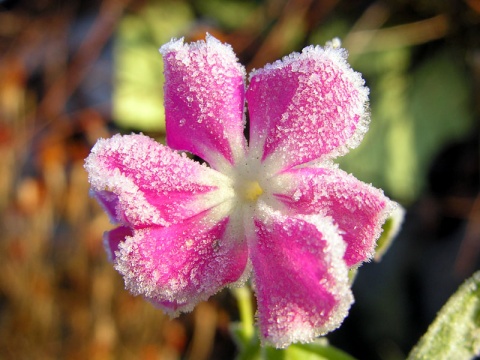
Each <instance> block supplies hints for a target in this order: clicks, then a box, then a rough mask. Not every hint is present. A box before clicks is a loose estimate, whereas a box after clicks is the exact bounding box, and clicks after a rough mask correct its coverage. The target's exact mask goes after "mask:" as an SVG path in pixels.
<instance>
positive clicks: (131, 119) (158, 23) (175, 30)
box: [113, 1, 194, 131]
mask: <svg viewBox="0 0 480 360" xmlns="http://www.w3.org/2000/svg"><path fill="white" fill-rule="evenodd" d="M193 19H194V17H193V13H192V11H191V9H190V7H189V6H188V5H187V4H186V3H185V2H183V1H151V2H150V3H149V4H147V5H146V6H144V7H142V8H141V10H140V11H139V12H138V13H135V14H128V15H126V16H125V17H124V18H123V19H122V22H121V23H120V26H119V30H118V33H117V36H116V44H115V88H114V94H113V117H114V119H115V122H116V123H117V124H118V125H119V126H120V127H123V128H127V129H134V130H142V131H164V130H165V114H164V108H163V63H162V58H161V56H160V54H159V53H158V49H159V47H160V46H161V45H163V44H164V43H166V42H168V41H169V40H170V39H171V38H173V37H181V36H183V34H184V33H185V32H186V30H187V29H188V28H189V27H190V26H191V23H192V21H193Z"/></svg>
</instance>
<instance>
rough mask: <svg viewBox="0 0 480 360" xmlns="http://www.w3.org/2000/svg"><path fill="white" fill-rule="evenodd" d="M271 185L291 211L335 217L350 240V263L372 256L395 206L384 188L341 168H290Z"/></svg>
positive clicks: (348, 244) (347, 259)
mask: <svg viewBox="0 0 480 360" xmlns="http://www.w3.org/2000/svg"><path fill="white" fill-rule="evenodd" d="M271 186H272V188H271V191H272V192H274V193H275V197H276V198H277V199H278V200H280V201H281V202H282V203H283V204H284V205H285V206H286V208H288V209H289V211H290V212H292V213H296V214H321V215H323V216H329V217H331V218H332V219H333V220H334V221H335V223H336V225H337V226H338V228H339V229H340V231H341V234H342V237H343V239H344V241H345V242H346V243H347V250H346V252H345V256H344V259H345V261H346V263H347V265H348V266H354V265H357V264H358V263H361V262H363V261H367V260H369V259H371V258H372V256H373V254H374V251H375V245H376V241H377V239H378V238H379V237H380V234H381V232H382V224H383V223H384V222H385V220H386V219H387V217H388V215H389V214H390V213H391V212H392V211H393V210H394V208H395V203H394V202H392V201H390V200H389V199H388V198H387V197H386V196H385V195H384V194H383V191H382V190H379V189H376V188H374V187H373V186H371V185H368V184H365V183H363V182H361V181H360V180H358V179H356V178H355V177H353V176H352V175H349V174H347V173H346V172H344V171H342V170H340V169H337V168H300V169H290V170H288V171H286V172H284V173H283V174H281V175H279V176H276V177H275V178H273V179H272V183H271Z"/></svg>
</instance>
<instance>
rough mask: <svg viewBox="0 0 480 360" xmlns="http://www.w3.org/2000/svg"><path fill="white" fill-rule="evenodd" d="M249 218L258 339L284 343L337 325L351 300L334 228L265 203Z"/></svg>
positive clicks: (326, 221)
mask: <svg viewBox="0 0 480 360" xmlns="http://www.w3.org/2000/svg"><path fill="white" fill-rule="evenodd" d="M254 222H255V236H254V237H253V238H249V239H248V241H249V248H250V254H251V260H252V265H253V277H254V284H255V286H256V295H257V303H258V314H257V316H258V325H259V329H260V335H261V338H262V340H263V342H264V343H267V344H271V345H273V346H275V347H286V346H288V345H290V344H291V343H293V342H309V341H312V340H313V339H314V338H315V337H316V336H319V335H322V334H325V333H327V332H329V331H332V330H334V329H336V328H337V327H338V326H339V325H340V324H341V323H342V321H343V319H344V318H345V316H346V315H347V312H348V309H349V308H350V305H351V303H352V302H353V297H352V294H351V291H350V287H349V285H348V269H347V266H346V265H345V262H344V261H343V259H342V257H343V253H344V251H345V244H344V242H343V240H342V238H341V237H340V235H339V234H338V229H336V227H335V226H333V225H332V223H331V221H329V219H321V218H320V217H318V216H312V217H287V216H283V215H280V214H279V213H278V212H273V211H271V210H268V208H266V207H264V208H263V210H262V211H261V214H260V215H259V216H257V217H256V218H255V220H254Z"/></svg>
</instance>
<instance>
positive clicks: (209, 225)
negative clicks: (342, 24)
mask: <svg viewBox="0 0 480 360" xmlns="http://www.w3.org/2000/svg"><path fill="white" fill-rule="evenodd" d="M160 51H161V53H162V54H163V58H164V62H165V79H166V81H165V111H166V127H167V144H168V147H167V146H163V145H161V144H159V143H157V142H155V141H154V140H152V139H150V138H148V137H146V136H143V135H126V136H119V135H117V136H114V137H112V138H111V139H107V140H105V139H100V140H99V141H98V142H97V144H96V145H95V147H94V148H93V149H92V152H91V154H90V156H89V157H88V158H87V160H86V165H85V167H86V169H87V171H88V173H89V180H90V184H91V188H92V194H93V196H95V198H96V199H97V200H98V201H99V203H100V204H101V205H102V206H103V207H104V209H105V211H106V212H107V213H108V214H109V216H110V218H111V220H112V221H113V222H115V223H118V224H119V227H117V228H116V229H114V230H112V231H110V232H107V233H105V237H104V243H105V248H106V250H107V252H108V255H109V258H110V259H111V260H112V261H113V262H114V264H115V268H116V269H117V270H118V271H119V272H120V273H121V274H122V275H123V277H124V279H125V285H126V287H127V288H128V289H129V290H130V291H131V292H132V293H134V294H137V295H143V296H144V297H145V298H147V299H148V300H149V301H151V302H152V303H154V304H156V305H157V306H159V307H160V308H162V309H163V310H164V311H166V312H167V313H169V314H170V315H172V316H176V315H178V314H179V313H180V312H185V311H190V310H192V309H193V307H194V306H195V305H196V304H197V303H198V302H199V301H202V300H205V299H207V298H208V297H210V296H211V295H213V294H215V293H216V292H218V291H219V290H221V289H222V288H224V287H225V286H241V285H242V284H244V283H245V281H246V280H247V279H248V278H249V277H252V280H253V283H254V286H255V291H256V296H257V300H258V302H257V303H258V313H257V321H258V326H259V328H260V335H261V338H262V341H263V343H265V344H271V345H273V346H276V347H286V346H288V345H289V344H291V343H292V342H308V341H312V340H313V339H314V338H315V337H316V336H319V335H322V334H325V333H327V332H329V331H331V330H333V329H335V328H337V327H338V326H339V325H340V324H341V323H342V321H343V319H344V318H345V316H346V315H347V313H348V309H349V307H350V305H351V303H352V302H353V297H352V294H351V290H350V285H349V280H348V271H349V269H350V268H351V267H355V266H358V265H359V264H361V263H362V262H364V261H368V260H369V259H370V258H371V257H372V255H373V252H374V248H375V244H376V240H377V239H378V237H379V236H380V233H381V226H382V224H383V223H384V221H385V220H386V218H387V217H388V216H389V214H390V213H391V212H392V211H393V209H394V208H395V206H396V205H395V203H394V202H392V201H390V200H389V199H388V198H386V197H385V196H384V195H383V192H382V191H381V190H378V189H375V188H373V187H372V186H370V185H367V184H364V183H362V182H360V181H359V180H357V179H355V178H354V177H353V176H351V175H349V174H347V173H345V172H343V171H341V170H339V169H338V167H337V166H335V165H334V164H333V161H332V160H333V159H334V158H336V157H337V156H340V155H343V154H345V153H346V152H347V151H348V150H349V149H351V148H353V147H355V146H357V145H358V144H359V142H360V141H361V139H362V137H363V134H364V133H365V132H366V131H367V127H368V111H367V101H368V89H367V88H366V87H365V86H364V81H363V79H362V77H361V75H360V74H359V73H357V72H355V71H353V70H352V69H351V68H350V66H349V65H348V63H347V61H346V57H347V54H346V51H345V50H343V49H341V48H340V43H339V41H338V40H334V41H332V42H331V43H329V44H327V46H326V47H325V48H322V47H319V46H310V47H307V48H305V49H304V50H303V51H302V53H294V54H291V55H289V56H286V57H285V58H283V59H282V60H279V61H277V62H275V63H273V64H269V65H266V66H265V67H264V68H263V69H259V70H255V71H254V72H252V73H251V74H250V76H249V85H248V88H247V89H246V87H245V77H246V76H245V70H244V68H243V66H241V65H240V64H239V63H238V62H237V59H236V56H235V54H234V52H233V50H232V48H231V47H230V46H228V45H225V44H222V43H221V42H219V41H218V40H216V39H215V38H213V37H212V36H209V35H207V38H206V41H199V42H196V43H193V44H184V42H183V39H181V40H172V41H171V42H169V43H168V44H166V45H164V46H163V47H162V48H161V49H160ZM245 103H247V105H248V111H249V118H250V124H249V125H250V137H249V145H248V146H247V141H246V139H245V138H244V136H243V130H244V126H245V115H244V108H245ZM175 150H182V151H189V152H191V153H193V154H195V155H197V156H199V157H200V158H202V159H203V160H204V161H206V162H207V163H208V164H209V167H207V166H205V165H204V164H199V163H196V162H194V161H192V160H190V159H189V158H188V157H186V156H185V154H179V153H177V152H176V151H175Z"/></svg>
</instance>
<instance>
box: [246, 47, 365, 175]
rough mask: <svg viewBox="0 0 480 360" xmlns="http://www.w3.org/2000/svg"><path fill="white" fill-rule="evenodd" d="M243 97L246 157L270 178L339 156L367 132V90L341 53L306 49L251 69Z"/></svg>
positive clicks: (339, 50)
mask: <svg viewBox="0 0 480 360" xmlns="http://www.w3.org/2000/svg"><path fill="white" fill-rule="evenodd" d="M246 98H247V102H248V110H249V114H250V147H251V149H252V151H253V154H251V157H252V158H260V159H261V160H262V161H263V162H264V163H265V165H266V167H267V170H268V172H269V173H271V174H274V173H275V172H278V171H280V170H284V169H287V168H289V167H292V166H294V165H298V164H303V163H306V162H309V161H312V160H316V159H320V158H321V159H327V158H328V159H331V158H334V157H337V156H339V155H343V154H345V153H346V152H347V151H348V149H349V148H354V147H356V146H357V145H358V144H359V143H360V141H361V139H362V138H363V135H364V133H365V132H366V131H367V125H368V113H367V111H366V109H367V106H366V103H367V101H368V88H366V87H365V86H364V81H363V79H362V77H361V75H360V74H359V73H357V72H355V71H353V70H352V69H351V68H350V66H349V65H348V63H347V61H346V51H345V50H344V49H337V48H333V47H332V46H329V47H325V48H321V47H319V46H316V47H313V46H310V47H307V48H305V49H303V51H302V53H301V54H298V53H294V54H291V55H290V56H288V57H285V58H283V59H282V60H281V61H280V60H279V61H277V62H275V63H273V64H269V65H267V66H265V67H264V68H263V69H259V70H256V71H254V72H253V73H252V75H251V79H250V86H249V88H248V90H247V94H246Z"/></svg>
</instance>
